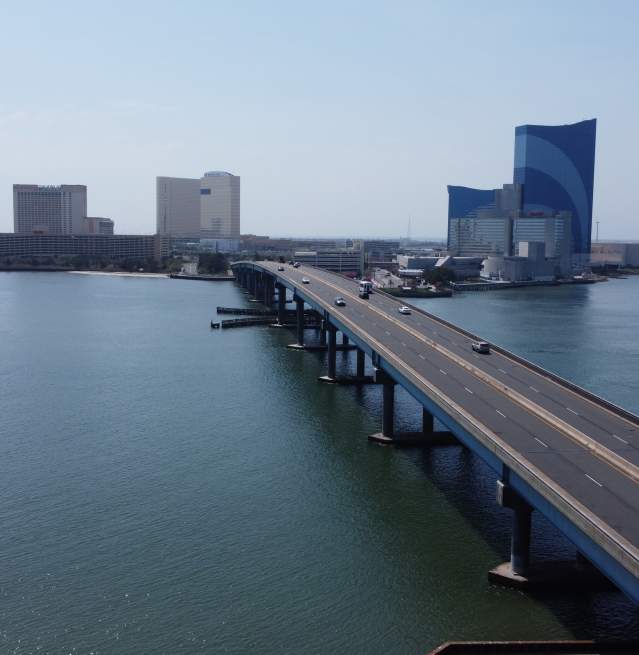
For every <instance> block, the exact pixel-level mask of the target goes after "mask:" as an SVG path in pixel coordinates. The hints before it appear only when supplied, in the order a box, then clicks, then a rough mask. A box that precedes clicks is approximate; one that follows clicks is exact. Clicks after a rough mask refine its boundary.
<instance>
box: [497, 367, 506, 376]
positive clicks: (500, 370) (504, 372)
mask: <svg viewBox="0 0 639 655" xmlns="http://www.w3.org/2000/svg"><path fill="white" fill-rule="evenodd" d="M497 370H498V371H499V372H500V373H503V374H504V375H508V373H506V371H504V369H503V368H498V369H497Z"/></svg>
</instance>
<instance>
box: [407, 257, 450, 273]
mask: <svg viewBox="0 0 639 655" xmlns="http://www.w3.org/2000/svg"><path fill="white" fill-rule="evenodd" d="M440 259H441V258H440V257H435V256H433V257H420V256H414V255H397V265H398V266H399V268H400V270H410V269H412V270H416V269H419V270H421V271H430V270H432V269H433V268H435V264H437V262H438V261H439V260H440Z"/></svg>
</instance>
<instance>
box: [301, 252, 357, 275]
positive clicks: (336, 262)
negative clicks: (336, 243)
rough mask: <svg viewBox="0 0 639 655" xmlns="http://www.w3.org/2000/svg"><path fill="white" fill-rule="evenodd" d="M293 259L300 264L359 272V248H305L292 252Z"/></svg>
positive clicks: (328, 269)
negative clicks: (304, 249) (305, 249)
mask: <svg viewBox="0 0 639 655" xmlns="http://www.w3.org/2000/svg"><path fill="white" fill-rule="evenodd" d="M293 258H294V259H295V261H297V262H300V264H308V265H309V266H317V268H324V269H326V270H327V271H335V272H336V273H355V274H356V273H359V272H360V251H359V250H315V251H313V250H307V251H296V252H295V253H293Z"/></svg>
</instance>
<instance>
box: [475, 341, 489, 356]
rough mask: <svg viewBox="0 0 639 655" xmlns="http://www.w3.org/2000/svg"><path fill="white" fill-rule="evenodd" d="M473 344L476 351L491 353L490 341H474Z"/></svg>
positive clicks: (485, 353)
mask: <svg viewBox="0 0 639 655" xmlns="http://www.w3.org/2000/svg"><path fill="white" fill-rule="evenodd" d="M472 346H473V350H474V351H475V352H476V353H482V354H483V355H488V353H490V344H489V343H488V341H473V344H472Z"/></svg>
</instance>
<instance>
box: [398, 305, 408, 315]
mask: <svg viewBox="0 0 639 655" xmlns="http://www.w3.org/2000/svg"><path fill="white" fill-rule="evenodd" d="M397 311H398V312H399V313H400V314H410V313H411V311H410V307H406V305H402V306H401V307H400V308H399V309H398V310H397Z"/></svg>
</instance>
